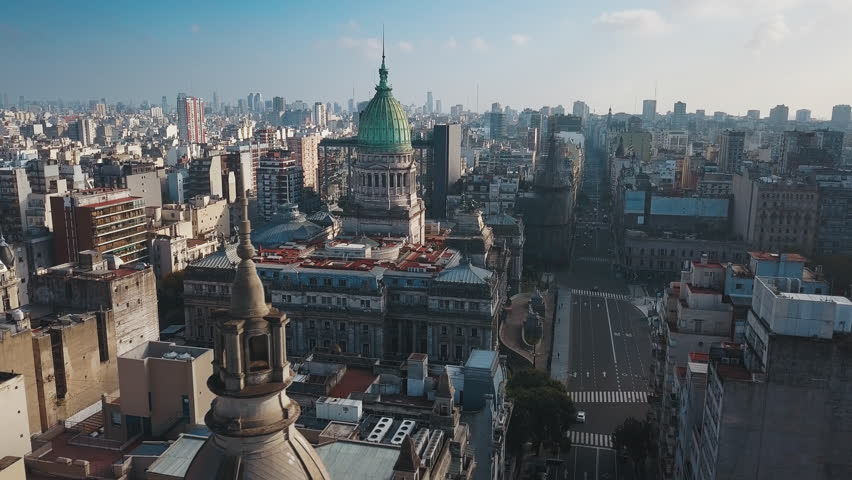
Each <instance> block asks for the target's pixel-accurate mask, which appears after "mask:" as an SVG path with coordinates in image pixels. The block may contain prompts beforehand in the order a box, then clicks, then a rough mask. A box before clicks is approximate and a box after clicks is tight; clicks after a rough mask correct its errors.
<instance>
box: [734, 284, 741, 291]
mask: <svg viewBox="0 0 852 480" xmlns="http://www.w3.org/2000/svg"><path fill="white" fill-rule="evenodd" d="M734 288H736V289H737V290H740V289H741V288H743V284H742V283H736V284H734Z"/></svg>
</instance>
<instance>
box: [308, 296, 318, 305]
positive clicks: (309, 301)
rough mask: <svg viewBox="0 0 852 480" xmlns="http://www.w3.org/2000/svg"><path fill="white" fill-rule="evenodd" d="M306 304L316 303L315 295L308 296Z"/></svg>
mask: <svg viewBox="0 0 852 480" xmlns="http://www.w3.org/2000/svg"><path fill="white" fill-rule="evenodd" d="M308 303H309V304H311V305H314V304H316V303H317V297H316V296H315V295H308Z"/></svg>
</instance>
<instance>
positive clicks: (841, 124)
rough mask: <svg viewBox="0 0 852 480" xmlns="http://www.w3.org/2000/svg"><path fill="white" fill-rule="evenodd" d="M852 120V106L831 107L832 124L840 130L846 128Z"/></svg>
mask: <svg viewBox="0 0 852 480" xmlns="http://www.w3.org/2000/svg"><path fill="white" fill-rule="evenodd" d="M850 121H852V106H849V105H835V106H834V107H833V108H832V109H831V126H833V127H834V128H836V129H838V130H846V129H847V128H849V123H850Z"/></svg>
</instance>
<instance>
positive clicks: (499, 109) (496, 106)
mask: <svg viewBox="0 0 852 480" xmlns="http://www.w3.org/2000/svg"><path fill="white" fill-rule="evenodd" d="M491 113H503V106H502V105H500V102H494V103H492V104H491Z"/></svg>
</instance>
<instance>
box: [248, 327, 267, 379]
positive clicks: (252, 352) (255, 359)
mask: <svg viewBox="0 0 852 480" xmlns="http://www.w3.org/2000/svg"><path fill="white" fill-rule="evenodd" d="M248 348H249V372H257V371H260V370H267V369H269V336H268V335H255V336H253V337H250V338H249V341H248Z"/></svg>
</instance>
